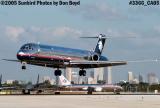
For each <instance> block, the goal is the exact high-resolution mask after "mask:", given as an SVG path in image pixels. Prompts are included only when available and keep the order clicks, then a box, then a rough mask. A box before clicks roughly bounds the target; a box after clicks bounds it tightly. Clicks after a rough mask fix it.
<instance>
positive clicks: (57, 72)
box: [54, 69, 62, 94]
mask: <svg viewBox="0 0 160 108" xmlns="http://www.w3.org/2000/svg"><path fill="white" fill-rule="evenodd" d="M61 74H62V71H61V70H59V69H57V70H55V71H54V75H55V76H56V90H57V91H56V92H55V94H56V93H58V92H59V91H58V85H59V76H61Z"/></svg>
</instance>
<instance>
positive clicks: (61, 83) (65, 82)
mask: <svg viewBox="0 0 160 108" xmlns="http://www.w3.org/2000/svg"><path fill="white" fill-rule="evenodd" d="M59 83H60V85H61V86H67V85H71V82H70V81H68V80H67V79H66V78H65V77H64V76H63V75H61V76H59Z"/></svg>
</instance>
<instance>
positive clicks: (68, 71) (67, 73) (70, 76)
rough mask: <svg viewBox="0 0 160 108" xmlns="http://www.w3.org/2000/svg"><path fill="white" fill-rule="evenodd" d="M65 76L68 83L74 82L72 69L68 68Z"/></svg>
mask: <svg viewBox="0 0 160 108" xmlns="http://www.w3.org/2000/svg"><path fill="white" fill-rule="evenodd" d="M64 76H65V77H66V78H67V80H68V81H71V80H72V68H66V70H65V72H64Z"/></svg>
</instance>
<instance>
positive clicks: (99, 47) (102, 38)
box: [81, 34, 107, 55]
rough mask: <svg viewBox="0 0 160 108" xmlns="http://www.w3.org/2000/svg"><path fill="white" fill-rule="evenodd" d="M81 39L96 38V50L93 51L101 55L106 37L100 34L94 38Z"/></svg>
mask: <svg viewBox="0 0 160 108" xmlns="http://www.w3.org/2000/svg"><path fill="white" fill-rule="evenodd" d="M81 38H98V43H97V45H96V48H95V50H94V52H95V53H97V54H98V55H101V54H102V51H103V48H104V44H105V41H106V38H107V37H106V36H105V35H103V34H100V35H99V36H94V37H81Z"/></svg>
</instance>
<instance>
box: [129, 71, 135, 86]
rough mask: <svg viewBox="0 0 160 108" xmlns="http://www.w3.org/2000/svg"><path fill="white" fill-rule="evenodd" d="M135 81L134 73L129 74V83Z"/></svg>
mask: <svg viewBox="0 0 160 108" xmlns="http://www.w3.org/2000/svg"><path fill="white" fill-rule="evenodd" d="M133 79H134V76H133V73H132V72H128V82H129V83H132V82H133Z"/></svg>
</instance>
